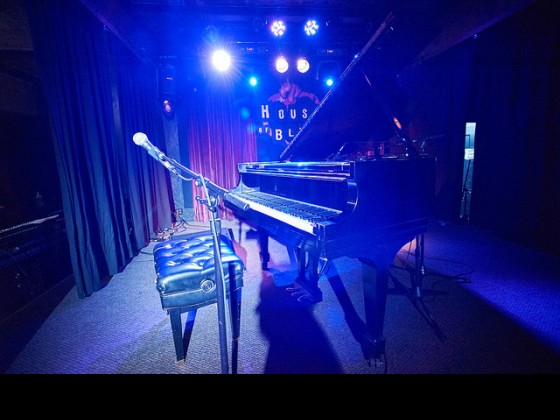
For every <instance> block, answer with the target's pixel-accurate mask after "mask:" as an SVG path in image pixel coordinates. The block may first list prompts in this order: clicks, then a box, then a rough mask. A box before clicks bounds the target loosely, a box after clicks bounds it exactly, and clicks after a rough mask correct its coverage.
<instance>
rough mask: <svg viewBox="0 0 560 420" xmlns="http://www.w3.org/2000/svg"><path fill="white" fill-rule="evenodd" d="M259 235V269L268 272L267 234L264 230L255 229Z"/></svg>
mask: <svg viewBox="0 0 560 420" xmlns="http://www.w3.org/2000/svg"><path fill="white" fill-rule="evenodd" d="M257 231H258V233H259V248H260V253H259V255H260V257H261V269H262V270H268V262H269V261H270V254H269V252H268V236H269V234H268V232H267V231H266V230H264V229H257Z"/></svg>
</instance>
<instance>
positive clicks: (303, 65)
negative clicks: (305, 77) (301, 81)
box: [296, 57, 309, 73]
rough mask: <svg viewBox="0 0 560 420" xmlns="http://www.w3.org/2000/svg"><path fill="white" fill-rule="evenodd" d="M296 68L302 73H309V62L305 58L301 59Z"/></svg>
mask: <svg viewBox="0 0 560 420" xmlns="http://www.w3.org/2000/svg"><path fill="white" fill-rule="evenodd" d="M296 67H297V70H298V71H299V72H300V73H307V72H308V70H309V61H307V59H306V58H304V57H300V58H298V60H297V63H296Z"/></svg>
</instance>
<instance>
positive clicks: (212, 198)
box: [158, 155, 237, 374]
mask: <svg viewBox="0 0 560 420" xmlns="http://www.w3.org/2000/svg"><path fill="white" fill-rule="evenodd" d="M158 161H159V162H160V163H161V164H162V165H163V166H165V167H166V168H167V169H168V170H169V171H170V172H171V173H175V172H173V171H171V169H170V168H169V167H168V165H165V164H164V161H165V162H169V163H171V165H173V167H175V168H179V169H180V170H181V171H183V172H186V173H187V174H188V175H189V177H185V176H183V175H182V174H181V173H175V174H176V175H177V176H179V177H180V178H181V179H183V180H185V181H195V185H196V186H197V187H200V188H202V190H203V192H204V196H205V197H206V198H203V197H200V196H196V200H197V201H198V202H200V203H202V204H204V205H205V206H206V207H208V210H209V211H210V216H211V217H210V231H211V232H212V239H213V244H214V267H215V271H216V297H217V304H218V328H219V334H220V359H221V368H222V374H227V373H229V362H228V361H229V357H228V348H227V326H226V307H227V299H226V291H225V275H224V269H223V266H222V254H221V249H220V238H219V236H220V233H221V222H220V218H219V215H218V204H219V200H220V197H224V196H225V195H226V194H227V193H228V191H227V190H226V189H224V188H222V187H220V186H218V185H216V184H214V183H213V182H211V181H210V180H208V179H207V178H205V177H204V176H202V175H201V174H197V173H195V172H193V171H192V170H190V169H189V168H187V167H185V166H183V165H181V164H180V163H179V162H177V161H176V160H175V159H171V158H168V157H167V156H165V155H163V156H162V157H161V158H160V159H158ZM232 373H237V372H236V368H235V364H233V368H232Z"/></svg>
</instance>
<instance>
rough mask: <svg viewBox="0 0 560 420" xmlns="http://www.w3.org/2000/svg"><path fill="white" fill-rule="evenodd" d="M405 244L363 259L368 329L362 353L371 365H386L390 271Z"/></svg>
mask: <svg viewBox="0 0 560 420" xmlns="http://www.w3.org/2000/svg"><path fill="white" fill-rule="evenodd" d="M401 246H402V244H398V245H397V244H395V245H394V247H393V246H388V247H387V248H385V249H381V250H376V251H377V252H375V253H372V255H373V254H375V257H374V259H371V258H370V257H368V258H359V260H360V261H361V262H362V282H363V289H364V313H365V324H366V330H365V333H364V336H363V337H362V343H361V346H362V352H363V353H364V357H365V359H366V360H367V361H368V363H370V364H371V360H372V359H374V362H375V363H379V362H382V360H381V357H382V356H384V354H385V336H384V335H383V324H384V322H385V308H386V305H387V287H388V284H389V271H390V269H391V264H392V263H393V261H394V259H395V256H396V255H397V252H398V250H399V249H400V248H401Z"/></svg>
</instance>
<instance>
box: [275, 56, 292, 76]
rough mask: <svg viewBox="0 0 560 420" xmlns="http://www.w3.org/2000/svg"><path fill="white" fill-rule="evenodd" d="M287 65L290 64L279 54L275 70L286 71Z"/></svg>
mask: <svg viewBox="0 0 560 420" xmlns="http://www.w3.org/2000/svg"><path fill="white" fill-rule="evenodd" d="M289 67H290V65H289V64H288V61H287V60H286V59H285V58H284V57H282V56H280V57H278V58H277V59H276V71H277V72H278V73H286V72H287V71H288V68H289Z"/></svg>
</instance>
